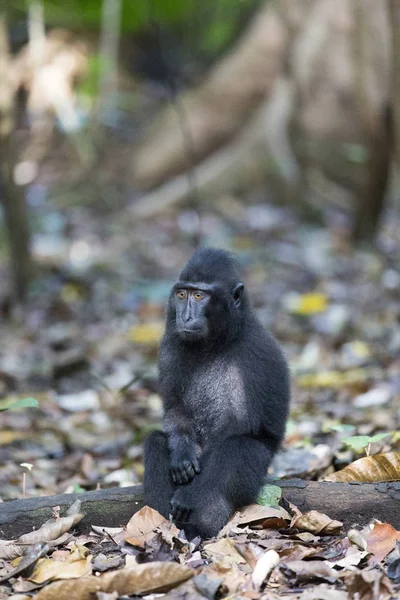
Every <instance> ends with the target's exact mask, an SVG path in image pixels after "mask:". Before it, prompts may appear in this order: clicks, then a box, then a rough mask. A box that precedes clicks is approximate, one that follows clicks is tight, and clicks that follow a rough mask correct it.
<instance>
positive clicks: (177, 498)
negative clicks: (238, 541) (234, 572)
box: [171, 435, 275, 538]
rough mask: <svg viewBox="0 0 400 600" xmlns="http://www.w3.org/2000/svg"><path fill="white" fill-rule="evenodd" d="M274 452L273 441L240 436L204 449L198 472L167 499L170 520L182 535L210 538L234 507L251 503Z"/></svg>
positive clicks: (228, 516) (226, 519) (260, 485)
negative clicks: (170, 499) (177, 526)
mask: <svg viewBox="0 0 400 600" xmlns="http://www.w3.org/2000/svg"><path fill="white" fill-rule="evenodd" d="M274 452H275V445H274V444H272V443H271V445H270V446H268V443H267V444H266V443H264V442H260V441H258V440H256V439H253V438H251V437H250V436H240V435H237V436H232V437H229V438H227V439H226V440H224V441H222V442H220V443H219V444H218V445H216V446H215V447H214V448H211V449H209V450H207V451H206V452H205V453H204V455H203V456H202V457H201V458H200V462H201V472H200V473H199V474H198V475H196V476H195V477H194V479H193V481H192V482H191V483H190V484H188V485H184V486H180V487H179V488H178V489H177V490H176V492H175V493H174V495H173V498H172V501H171V506H172V514H173V517H174V520H175V521H176V522H177V523H178V524H179V525H181V526H182V524H183V527H184V529H185V532H186V535H187V536H188V537H189V538H193V537H195V536H196V535H200V537H203V538H209V537H213V536H215V535H216V534H217V533H218V531H219V530H220V529H221V528H222V527H223V526H224V525H225V524H226V522H227V521H228V519H229V518H230V516H231V515H232V513H233V512H234V510H235V509H236V508H238V507H240V506H245V505H246V504H250V503H251V502H254V501H255V500H256V498H257V495H258V493H259V491H260V489H261V488H262V486H263V484H264V481H265V478H266V475H267V470H268V465H269V463H270V462H271V460H272V457H273V455H274Z"/></svg>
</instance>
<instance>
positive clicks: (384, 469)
mask: <svg viewBox="0 0 400 600" xmlns="http://www.w3.org/2000/svg"><path fill="white" fill-rule="evenodd" d="M325 481H338V482H343V483H348V482H349V481H361V482H363V483H368V482H369V483H376V482H380V481H400V452H386V453H384V454H375V456H365V457H364V458H359V459H358V460H356V461H354V462H353V463H351V465H349V466H348V467H345V468H344V469H342V470H341V471H338V472H337V473H333V474H332V475H329V476H328V477H325Z"/></svg>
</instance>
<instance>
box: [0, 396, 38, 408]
mask: <svg viewBox="0 0 400 600" xmlns="http://www.w3.org/2000/svg"><path fill="white" fill-rule="evenodd" d="M38 407H39V402H38V401H37V400H36V399H35V398H5V399H4V400H0V411H1V410H19V409H21V408H38Z"/></svg>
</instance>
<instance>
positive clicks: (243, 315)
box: [144, 248, 290, 537]
mask: <svg viewBox="0 0 400 600" xmlns="http://www.w3.org/2000/svg"><path fill="white" fill-rule="evenodd" d="M196 290H197V291H196ZM199 291H200V293H199ZM177 294H180V296H178V295H177ZM202 295H204V297H201V296H202ZM159 366H160V387H161V394H162V398H163V403H164V411H165V413H164V421H163V430H164V431H163V432H154V433H152V434H150V436H149V438H148V439H147V441H146V445H145V455H144V459H145V478H144V490H145V502H146V504H148V505H149V506H152V507H153V508H155V509H157V510H158V511H159V512H160V513H161V514H163V515H164V516H165V517H168V515H169V514H172V516H173V518H174V521H175V522H176V523H177V525H179V526H181V527H184V529H185V531H186V534H187V535H188V537H194V536H196V535H200V536H201V537H212V536H214V535H216V534H217V532H218V531H219V530H220V529H221V527H223V526H224V524H225V523H226V521H227V520H228V519H229V517H230V516H231V514H232V513H233V511H234V510H235V509H236V508H238V507H240V506H244V505H245V504H248V503H250V502H253V501H254V500H255V499H256V497H257V495H258V493H259V491H260V489H261V487H262V486H263V484H264V481H265V477H266V474H267V469H268V466H269V464H270V462H271V460H272V458H273V456H274V454H275V452H276V451H277V449H278V447H279V445H280V443H281V442H282V439H283V437H284V433H285V424H286V419H287V415H288V409H289V399H290V385H289V373H288V367H287V364H286V360H285V358H284V356H283V354H282V352H281V350H280V348H279V346H278V344H277V342H276V341H275V340H274V338H273V337H272V336H271V335H270V334H269V333H267V332H266V331H265V330H264V329H263V327H262V326H261V324H260V322H259V321H258V320H257V318H256V317H255V315H254V314H253V313H252V311H251V309H250V305H249V301H248V297H247V293H246V290H245V289H244V287H243V284H242V283H241V282H240V277H239V274H238V268H237V264H236V262H235V261H234V259H233V258H232V256H231V255H230V254H229V253H227V252H225V251H223V250H216V249H213V248H207V249H204V250H199V251H197V252H196V253H195V254H194V256H193V257H192V258H191V260H190V261H189V262H188V264H187V265H186V267H185V268H184V269H183V271H182V272H181V274H180V276H179V281H178V283H177V284H176V285H175V286H174V287H173V288H172V291H171V295H170V298H169V301H168V308H167V324H166V332H165V335H164V337H163V340H162V342H161V346H160V353H159Z"/></svg>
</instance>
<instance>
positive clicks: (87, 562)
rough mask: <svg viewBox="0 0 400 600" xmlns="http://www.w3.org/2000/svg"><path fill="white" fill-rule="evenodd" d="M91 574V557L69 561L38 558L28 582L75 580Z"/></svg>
mask: <svg viewBox="0 0 400 600" xmlns="http://www.w3.org/2000/svg"><path fill="white" fill-rule="evenodd" d="M91 573H92V557H91V556H87V557H86V558H84V559H78V560H74V561H72V562H70V561H64V560H52V559H51V558H39V560H38V561H37V563H36V565H35V568H34V570H33V573H32V575H30V577H29V580H30V581H33V582H34V583H44V582H45V581H55V580H57V579H77V578H78V577H87V576H88V575H91Z"/></svg>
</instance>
